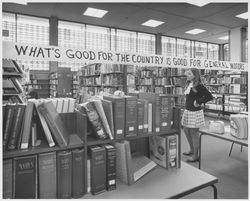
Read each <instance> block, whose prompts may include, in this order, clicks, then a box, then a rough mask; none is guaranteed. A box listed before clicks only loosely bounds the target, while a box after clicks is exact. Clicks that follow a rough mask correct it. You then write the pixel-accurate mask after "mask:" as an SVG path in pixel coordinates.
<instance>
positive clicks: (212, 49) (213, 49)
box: [208, 44, 219, 60]
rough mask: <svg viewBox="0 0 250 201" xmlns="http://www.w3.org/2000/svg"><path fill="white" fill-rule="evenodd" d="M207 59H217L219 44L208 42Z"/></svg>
mask: <svg viewBox="0 0 250 201" xmlns="http://www.w3.org/2000/svg"><path fill="white" fill-rule="evenodd" d="M208 59H210V60H219V45H216V44H208Z"/></svg>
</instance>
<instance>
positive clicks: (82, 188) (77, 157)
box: [72, 149, 86, 198]
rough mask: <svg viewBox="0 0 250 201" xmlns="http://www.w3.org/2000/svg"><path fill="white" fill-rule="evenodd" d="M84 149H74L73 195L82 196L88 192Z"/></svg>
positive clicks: (74, 196) (75, 196)
mask: <svg viewBox="0 0 250 201" xmlns="http://www.w3.org/2000/svg"><path fill="white" fill-rule="evenodd" d="M84 156H85V153H84V149H74V150H72V197H73V198H80V197H82V196H83V195H84V194H85V193H86V185H85V182H86V177H85V162H84V161H85V157H84Z"/></svg>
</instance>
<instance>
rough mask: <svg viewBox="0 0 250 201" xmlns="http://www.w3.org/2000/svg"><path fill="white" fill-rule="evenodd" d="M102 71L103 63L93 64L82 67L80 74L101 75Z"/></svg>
mask: <svg viewBox="0 0 250 201" xmlns="http://www.w3.org/2000/svg"><path fill="white" fill-rule="evenodd" d="M100 73H101V64H91V65H88V66H84V67H82V68H81V70H80V72H79V75H80V76H91V75H100Z"/></svg>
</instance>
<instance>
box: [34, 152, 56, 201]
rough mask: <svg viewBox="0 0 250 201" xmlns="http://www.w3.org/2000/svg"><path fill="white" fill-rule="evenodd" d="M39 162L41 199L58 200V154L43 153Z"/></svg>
mask: <svg viewBox="0 0 250 201" xmlns="http://www.w3.org/2000/svg"><path fill="white" fill-rule="evenodd" d="M38 160H39V198H42V199H53V198H56V152H49V153H41V154H39V157H38Z"/></svg>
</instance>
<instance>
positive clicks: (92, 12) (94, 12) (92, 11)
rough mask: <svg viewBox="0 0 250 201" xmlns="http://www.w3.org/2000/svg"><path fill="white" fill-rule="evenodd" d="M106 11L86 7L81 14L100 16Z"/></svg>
mask: <svg viewBox="0 0 250 201" xmlns="http://www.w3.org/2000/svg"><path fill="white" fill-rule="evenodd" d="M107 12H108V11H107V10H102V9H96V8H91V7H88V8H87V10H86V11H85V12H84V13H83V15H87V16H91V17H98V18H102V17H103V16H104V15H105V14H106V13H107Z"/></svg>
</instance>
